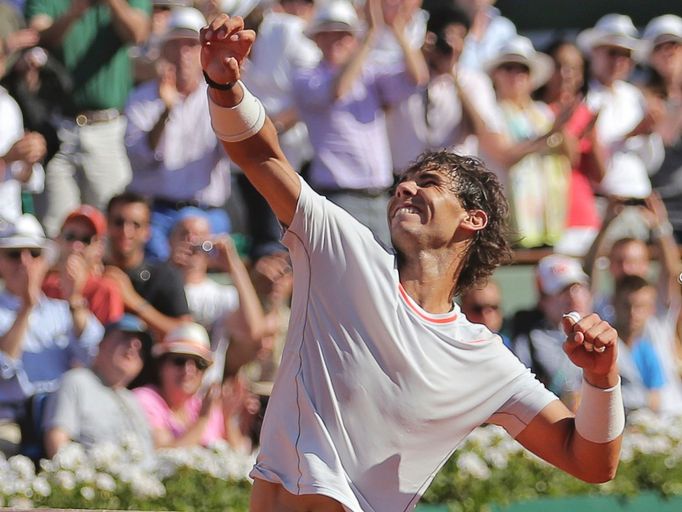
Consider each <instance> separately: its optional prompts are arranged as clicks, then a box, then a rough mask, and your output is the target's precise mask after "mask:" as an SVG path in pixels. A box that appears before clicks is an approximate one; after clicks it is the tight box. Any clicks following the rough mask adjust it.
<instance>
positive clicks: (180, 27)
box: [163, 7, 206, 41]
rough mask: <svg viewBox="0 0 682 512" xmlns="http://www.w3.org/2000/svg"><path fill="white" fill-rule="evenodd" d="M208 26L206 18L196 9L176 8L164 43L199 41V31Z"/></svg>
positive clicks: (172, 12) (172, 13) (169, 22)
mask: <svg viewBox="0 0 682 512" xmlns="http://www.w3.org/2000/svg"><path fill="white" fill-rule="evenodd" d="M204 26H206V18H204V15H203V14H201V11H199V10H198V9H195V8H194V7H176V8H175V9H173V10H172V11H171V15H170V19H169V20H168V28H167V29H166V34H165V35H164V37H163V40H164V41H169V40H171V39H199V30H201V29H202V28H203V27H204Z"/></svg>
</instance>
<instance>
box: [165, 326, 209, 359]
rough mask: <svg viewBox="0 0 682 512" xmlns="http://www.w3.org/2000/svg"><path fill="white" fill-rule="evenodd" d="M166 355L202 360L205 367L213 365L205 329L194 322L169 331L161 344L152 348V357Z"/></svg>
mask: <svg viewBox="0 0 682 512" xmlns="http://www.w3.org/2000/svg"><path fill="white" fill-rule="evenodd" d="M166 354H182V355H188V356H195V357H198V358H200V359H202V360H203V361H204V362H205V363H206V364H207V365H210V364H212V363H213V352H211V341H210V339H209V337H208V333H207V332H206V329H204V328H203V327H202V326H201V325H199V324H197V323H194V322H187V323H183V324H181V325H180V326H178V327H176V328H175V329H173V330H172V331H170V332H169V333H168V334H167V335H166V336H165V337H164V339H163V341H162V342H161V343H157V344H156V345H154V348H152V355H153V356H154V357H161V356H164V355H166Z"/></svg>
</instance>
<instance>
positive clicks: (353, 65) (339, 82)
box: [331, 0, 383, 101]
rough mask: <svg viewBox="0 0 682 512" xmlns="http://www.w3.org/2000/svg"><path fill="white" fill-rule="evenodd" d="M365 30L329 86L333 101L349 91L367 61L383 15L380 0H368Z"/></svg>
mask: <svg viewBox="0 0 682 512" xmlns="http://www.w3.org/2000/svg"><path fill="white" fill-rule="evenodd" d="M366 9H367V31H366V32H365V36H364V38H363V39H362V41H361V42H360V46H359V47H358V49H357V50H356V51H355V53H354V54H353V55H352V56H351V58H350V59H349V60H348V62H346V64H345V65H344V66H343V67H342V68H341V71H339V74H338V75H337V76H336V79H335V80H334V83H333V85H332V88H331V97H332V99H333V100H334V101H335V100H337V99H339V98H343V97H344V96H345V95H346V94H347V93H348V91H350V90H351V89H352V87H353V85H354V84H355V82H356V81H357V80H358V77H359V76H360V74H361V73H362V67H363V66H364V65H365V62H366V61H367V56H368V55H369V52H370V51H371V50H372V47H373V45H374V40H375V38H376V35H377V31H378V24H379V20H380V19H381V18H382V17H383V11H382V8H381V0H368V1H367V5H366Z"/></svg>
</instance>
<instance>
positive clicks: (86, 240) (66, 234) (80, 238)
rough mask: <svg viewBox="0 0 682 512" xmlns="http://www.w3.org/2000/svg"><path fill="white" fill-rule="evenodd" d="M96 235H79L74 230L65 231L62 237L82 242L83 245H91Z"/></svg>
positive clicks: (70, 240)
mask: <svg viewBox="0 0 682 512" xmlns="http://www.w3.org/2000/svg"><path fill="white" fill-rule="evenodd" d="M94 237H95V235H81V236H78V234H77V233H74V232H73V231H64V233H62V238H63V239H64V240H66V241H67V242H80V243H82V244H83V245H90V244H91V243H92V239H93V238H94Z"/></svg>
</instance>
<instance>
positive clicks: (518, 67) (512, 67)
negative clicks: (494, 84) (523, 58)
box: [499, 62, 530, 73]
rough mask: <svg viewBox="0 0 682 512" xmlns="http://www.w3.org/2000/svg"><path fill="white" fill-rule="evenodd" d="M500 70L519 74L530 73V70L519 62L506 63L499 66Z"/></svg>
mask: <svg viewBox="0 0 682 512" xmlns="http://www.w3.org/2000/svg"><path fill="white" fill-rule="evenodd" d="M499 69H501V70H502V71H506V72H508V73H509V72H512V71H515V72H517V73H530V68H529V67H528V66H526V65H524V64H519V63H517V62H505V63H504V64H500V65H499Z"/></svg>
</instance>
